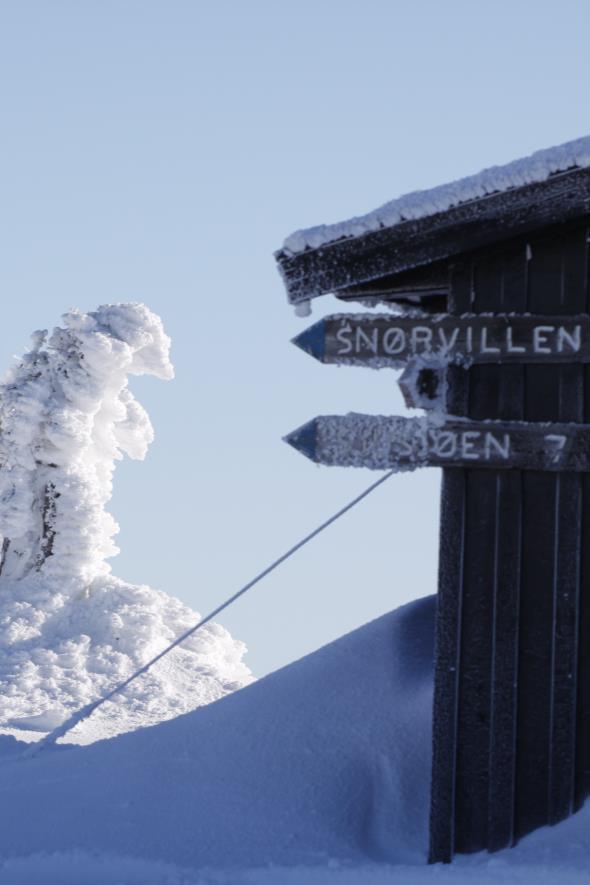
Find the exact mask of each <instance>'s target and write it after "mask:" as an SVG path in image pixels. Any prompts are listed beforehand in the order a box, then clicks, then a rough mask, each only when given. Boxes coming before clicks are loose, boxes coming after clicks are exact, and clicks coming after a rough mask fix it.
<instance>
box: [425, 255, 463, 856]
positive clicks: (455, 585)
mask: <svg viewBox="0 0 590 885" xmlns="http://www.w3.org/2000/svg"><path fill="white" fill-rule="evenodd" d="M450 281H451V287H450V295H449V305H448V308H449V311H450V312H451V313H461V312H462V311H463V310H464V309H465V308H464V305H465V304H466V303H469V298H470V292H471V267H470V265H467V266H465V265H461V264H458V265H456V266H454V267H453V268H452V269H451V274H450ZM448 383H449V390H448V400H447V402H448V408H449V410H450V411H451V412H452V413H453V414H457V415H461V414H464V413H465V410H466V408H467V401H468V395H469V387H468V373H467V372H465V371H464V370H463V369H459V368H457V367H455V366H451V367H450V368H449V369H448ZM465 487H466V480H465V471H463V470H453V469H446V470H444V471H443V477H442V487H441V520H440V544H439V570H438V606H437V616H436V650H435V663H434V711H433V713H434V715H433V757H432V781H431V793H430V842H429V862H430V863H437V862H442V863H449V862H450V861H451V860H452V858H453V855H454V853H455V815H456V769H457V740H458V735H457V719H458V704H459V671H460V666H461V620H462V618H461V606H462V599H463V547H464V543H465Z"/></svg>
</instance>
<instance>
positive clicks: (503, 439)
mask: <svg viewBox="0 0 590 885" xmlns="http://www.w3.org/2000/svg"><path fill="white" fill-rule="evenodd" d="M490 368H491V367H490ZM493 368H498V367H493ZM475 389H477V388H475ZM486 389H489V390H490V393H491V392H492V390H494V389H495V390H496V392H497V388H493V385H492V384H491V382H490V383H489V384H488V385H486ZM480 401H481V395H480ZM285 442H288V443H289V445H291V446H293V448H295V449H297V451H299V452H301V453H302V454H304V455H305V456H306V457H308V458H310V459H311V460H312V461H315V462H316V463H317V464H326V465H328V466H331V467H334V466H336V467H368V468H370V469H372V470H391V469H397V470H399V471H405V470H416V469H417V468H419V467H465V468H473V469H476V468H477V469H480V470H481V469H485V470H486V471H489V470H514V469H520V470H525V469H526V470H538V471H547V472H549V473H556V472H559V471H564V470H565V471H575V472H588V471H590V425H588V424H573V423H572V424H561V423H547V422H542V423H538V422H524V421H522V422H520V421H500V420H493V419H484V420H481V421H475V420H470V419H462V418H459V417H457V418H454V417H446V418H441V419H440V420H439V416H436V418H429V417H427V418H403V417H399V416H396V415H392V416H388V417H386V416H383V415H362V414H355V413H354V412H353V413H349V414H348V415H320V416H318V417H317V418H314V419H313V420H312V421H309V422H308V423H307V424H304V425H303V426H302V427H299V428H297V430H294V431H293V432H292V433H290V434H289V435H288V436H286V437H285ZM551 487H552V488H553V486H551Z"/></svg>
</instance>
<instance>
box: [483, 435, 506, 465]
mask: <svg viewBox="0 0 590 885" xmlns="http://www.w3.org/2000/svg"><path fill="white" fill-rule="evenodd" d="M493 454H496V455H497V456H498V457H499V458H503V459H504V460H505V461H507V460H508V458H509V457H510V434H508V433H504V434H503V436H502V441H501V442H500V440H498V439H496V437H495V436H494V434H493V433H486V438H485V458H486V461H489V460H490V458H491V457H492V456H493Z"/></svg>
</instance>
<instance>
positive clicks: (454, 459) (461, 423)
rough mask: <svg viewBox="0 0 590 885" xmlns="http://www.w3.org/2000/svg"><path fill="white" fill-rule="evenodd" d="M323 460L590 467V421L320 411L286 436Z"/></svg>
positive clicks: (375, 465)
mask: <svg viewBox="0 0 590 885" xmlns="http://www.w3.org/2000/svg"><path fill="white" fill-rule="evenodd" d="M285 442H288V443H289V444H290V445H291V446H293V448H295V449H297V450H298V451H300V452H301V453H302V454H304V455H306V456H307V457H308V458H310V459H311V460H312V461H315V462H316V463H318V464H327V465H331V466H339V467H369V468H372V469H374V470H383V469H388V470H391V469H392V468H397V469H398V470H399V471H400V472H401V471H405V470H414V469H416V468H417V467H478V468H480V467H483V468H486V467H487V468H491V469H494V470H497V469H499V468H500V469H510V468H516V469H520V470H548V471H558V470H569V471H575V472H584V471H590V424H561V423H555V424H553V423H551V424H541V423H534V424H533V423H526V422H524V421H472V420H469V419H464V418H453V417H451V416H441V418H440V421H436V420H432V419H431V418H402V417H396V416H393V417H383V416H380V415H360V414H356V413H354V412H353V413H350V414H348V415H322V416H320V417H319V418H314V419H313V421H310V422H309V423H308V424H304V425H303V426H302V427H300V428H299V429H298V430H295V431H293V432H292V433H290V434H289V435H288V436H286V437H285Z"/></svg>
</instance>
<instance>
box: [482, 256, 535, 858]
mask: <svg viewBox="0 0 590 885" xmlns="http://www.w3.org/2000/svg"><path fill="white" fill-rule="evenodd" d="M501 281H502V285H501V304H502V308H503V309H504V310H509V309H514V310H524V309H525V308H526V291H527V260H526V250H525V248H524V247H522V246H521V247H518V248H517V249H515V250H514V251H512V252H508V253H507V254H506V255H505V256H503V264H502V273H501ZM498 384H499V390H498V412H497V414H498V417H500V418H503V419H507V420H518V419H522V418H523V417H524V367H523V366H517V365H513V366H502V367H501V368H500V371H499V379H498ZM496 482H497V499H496V506H495V518H496V533H495V568H494V601H493V622H492V661H491V709H490V744H489V795H488V834H487V848H488V849H489V850H490V851H497V850H499V849H501V848H507V847H508V846H510V845H512V844H513V842H514V797H515V789H516V783H515V781H516V723H517V703H518V695H517V685H518V631H519V617H520V581H521V568H522V566H521V552H522V474H521V473H520V471H518V472H516V471H515V472H511V473H502V474H497V476H496Z"/></svg>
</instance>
